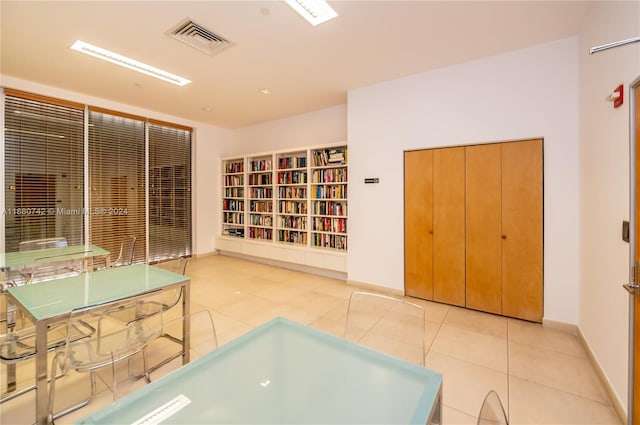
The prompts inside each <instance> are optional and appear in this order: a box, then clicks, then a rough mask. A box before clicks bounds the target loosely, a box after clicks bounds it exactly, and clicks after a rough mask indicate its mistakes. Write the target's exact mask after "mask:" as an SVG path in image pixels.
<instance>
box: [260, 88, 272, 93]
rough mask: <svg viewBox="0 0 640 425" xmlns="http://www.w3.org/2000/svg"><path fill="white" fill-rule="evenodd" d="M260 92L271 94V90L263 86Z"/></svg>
mask: <svg viewBox="0 0 640 425" xmlns="http://www.w3.org/2000/svg"><path fill="white" fill-rule="evenodd" d="M260 93H262V94H271V90H269V89H267V88H264V89H260Z"/></svg>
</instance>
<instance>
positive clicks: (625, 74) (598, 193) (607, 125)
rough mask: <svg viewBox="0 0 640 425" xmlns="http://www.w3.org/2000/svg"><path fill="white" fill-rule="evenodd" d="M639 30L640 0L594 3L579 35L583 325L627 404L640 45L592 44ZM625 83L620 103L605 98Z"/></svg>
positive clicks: (581, 322) (598, 356)
mask: <svg viewBox="0 0 640 425" xmlns="http://www.w3.org/2000/svg"><path fill="white" fill-rule="evenodd" d="M638 35H640V3H639V2H597V3H596V4H594V6H593V9H592V10H591V13H590V15H589V16H588V18H587V20H586V22H585V24H584V27H583V31H582V33H581V35H580V45H579V53H580V182H581V192H580V197H581V203H580V220H581V228H580V235H581V239H580V247H581V257H580V283H581V287H580V293H579V302H580V304H579V307H580V314H579V326H580V329H581V331H582V333H583V335H584V336H585V339H586V340H587V343H588V344H589V346H590V348H591V350H592V352H593V353H594V355H595V357H596V359H597V361H598V362H599V363H600V366H601V367H602V368H603V369H604V371H605V373H606V375H607V378H608V379H609V381H610V383H611V384H612V386H613V387H614V389H615V391H616V393H617V396H618V397H619V400H618V401H619V402H620V403H621V404H622V405H624V406H626V404H627V389H628V388H627V371H628V368H627V365H628V362H627V359H628V356H627V354H628V346H629V345H628V336H629V333H628V332H629V327H628V321H629V316H628V314H629V309H628V306H629V304H628V303H629V296H628V294H627V292H626V291H624V290H623V289H622V286H621V285H622V284H623V283H626V282H627V280H628V276H629V244H628V243H626V242H623V241H622V239H621V225H622V220H629V83H631V82H632V81H633V80H634V79H636V78H638V77H640V44H639V43H636V44H631V45H627V46H624V47H617V48H615V49H611V50H607V51H603V52H600V53H596V54H593V55H589V54H588V51H589V48H591V47H593V46H597V45H602V44H605V43H610V42H613V41H617V40H623V39H626V38H630V37H632V36H638ZM619 84H624V90H625V93H624V95H625V97H626V99H625V102H624V104H623V105H622V106H621V107H620V108H617V109H614V108H613V105H612V103H611V102H609V101H606V100H605V98H606V97H607V95H608V94H609V93H611V92H612V91H613V89H614V88H616V87H617V86H618V85H619Z"/></svg>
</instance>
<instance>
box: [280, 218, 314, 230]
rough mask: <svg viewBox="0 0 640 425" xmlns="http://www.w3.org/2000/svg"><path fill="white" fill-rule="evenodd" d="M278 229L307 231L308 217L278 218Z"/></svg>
mask: <svg viewBox="0 0 640 425" xmlns="http://www.w3.org/2000/svg"><path fill="white" fill-rule="evenodd" d="M278 227H281V228H286V229H297V230H305V229H306V228H307V218H306V217H293V216H278Z"/></svg>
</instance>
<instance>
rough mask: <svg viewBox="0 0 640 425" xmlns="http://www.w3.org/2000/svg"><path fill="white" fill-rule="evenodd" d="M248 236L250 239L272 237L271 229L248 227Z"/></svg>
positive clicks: (269, 238)
mask: <svg viewBox="0 0 640 425" xmlns="http://www.w3.org/2000/svg"><path fill="white" fill-rule="evenodd" d="M249 238H250V239H268V240H271V239H273V230H271V229H262V228H257V227H249Z"/></svg>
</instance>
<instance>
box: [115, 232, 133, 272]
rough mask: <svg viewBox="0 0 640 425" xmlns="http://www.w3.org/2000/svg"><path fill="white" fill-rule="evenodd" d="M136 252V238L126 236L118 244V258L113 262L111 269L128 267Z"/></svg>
mask: <svg viewBox="0 0 640 425" xmlns="http://www.w3.org/2000/svg"><path fill="white" fill-rule="evenodd" d="M135 250H136V237H135V236H133V235H130V236H127V237H125V238H124V239H122V242H121V243H120V252H119V253H118V258H116V261H114V262H113V264H112V265H111V267H119V266H130V265H131V264H133V259H134V255H135Z"/></svg>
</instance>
